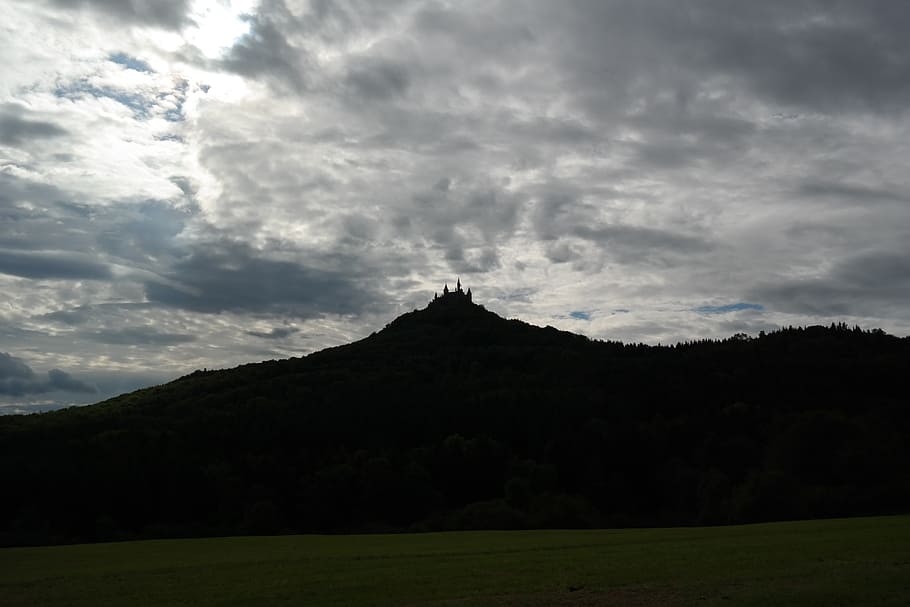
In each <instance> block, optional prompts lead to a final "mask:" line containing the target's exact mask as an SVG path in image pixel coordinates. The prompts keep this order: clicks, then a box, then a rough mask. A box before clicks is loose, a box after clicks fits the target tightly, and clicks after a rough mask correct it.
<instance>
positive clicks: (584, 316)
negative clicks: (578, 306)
mask: <svg viewBox="0 0 910 607" xmlns="http://www.w3.org/2000/svg"><path fill="white" fill-rule="evenodd" d="M569 316H571V317H572V318H574V319H575V320H591V313H590V312H583V311H581V310H575V311H573V312H569Z"/></svg>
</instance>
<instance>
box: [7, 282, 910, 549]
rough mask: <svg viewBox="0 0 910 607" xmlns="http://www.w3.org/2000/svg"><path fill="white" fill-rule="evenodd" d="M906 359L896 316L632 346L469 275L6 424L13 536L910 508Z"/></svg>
mask: <svg viewBox="0 0 910 607" xmlns="http://www.w3.org/2000/svg"><path fill="white" fill-rule="evenodd" d="M908 371H910V340H908V339H906V338H904V339H898V338H895V337H893V336H889V335H886V334H884V333H883V332H881V331H871V332H869V331H862V330H860V329H859V328H852V329H851V328H847V327H846V326H844V325H840V326H832V327H830V328H823V327H809V328H798V329H793V328H790V329H785V330H781V331H777V332H774V333H771V334H768V335H762V336H760V337H758V338H749V337H746V336H742V335H738V336H734V337H733V338H730V339H727V340H723V341H703V342H697V343H688V344H681V345H677V346H673V347H652V346H645V345H623V344H620V343H614V342H599V341H591V340H589V339H587V338H585V337H582V336H579V335H574V334H571V333H567V332H563V331H558V330H556V329H553V328H551V327H548V328H539V327H534V326H531V325H528V324H526V323H523V322H520V321H517V320H504V319H502V318H500V317H499V316H497V315H495V314H493V313H492V312H489V311H487V310H486V309H484V308H483V307H482V306H479V305H476V304H474V303H472V301H471V299H470V297H469V296H468V295H466V294H464V293H462V292H461V291H460V290H459V291H456V292H453V293H449V294H446V295H444V296H442V297H440V298H439V299H436V300H434V301H432V302H431V303H430V305H429V306H428V307H427V308H425V309H423V310H419V311H414V312H411V313H408V314H405V315H403V316H401V317H399V318H397V319H395V320H394V321H393V322H391V323H390V324H389V325H388V326H386V328H385V329H383V330H382V331H379V332H377V333H374V334H373V335H371V336H370V337H368V338H366V339H363V340H361V341H358V342H355V343H352V344H348V345H346V346H340V347H337V348H330V349H327V350H324V351H322V352H318V353H315V354H312V355H310V356H307V357H304V358H294V359H289V360H281V361H268V362H263V363H258V364H250V365H244V366H241V367H237V368H235V369H230V370H224V371H204V372H203V371H197V372H195V373H193V374H191V375H188V376H186V377H183V378H181V379H178V380H176V381H174V382H171V383H169V384H166V385H163V386H159V387H155V388H149V389H146V390H140V391H138V392H134V393H132V394H127V395H123V396H120V397H117V398H115V399H112V400H109V401H106V402H103V403H99V404H97V405H93V406H89V407H82V408H73V409H67V410H63V411H56V412H50V413H44V414H40V415H32V416H10V417H4V418H0V469H2V470H3V471H4V499H3V500H0V541H2V543H4V544H25V543H58V542H70V541H95V540H107V539H125V538H136V537H163V536H183V535H225V534H239V533H283V532H314V531H319V532H349V531H378V530H424V529H463V528H523V527H589V526H628V525H633V526H639V525H692V524H714V523H731V522H750V521H762V520H775V519H789V518H812V517H827V516H841V515H858V514H875V513H894V512H907V511H908V510H910V449H908V445H907V442H906V440H905V437H906V436H908V435H910V408H908V399H907V396H906V388H905V386H904V383H905V378H906V377H907V376H908Z"/></svg>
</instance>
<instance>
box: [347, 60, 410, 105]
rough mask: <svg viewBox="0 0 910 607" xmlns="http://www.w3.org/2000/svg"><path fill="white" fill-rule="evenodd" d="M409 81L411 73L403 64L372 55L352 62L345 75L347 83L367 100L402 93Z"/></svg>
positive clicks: (380, 98) (386, 97) (387, 97)
mask: <svg viewBox="0 0 910 607" xmlns="http://www.w3.org/2000/svg"><path fill="white" fill-rule="evenodd" d="M410 82H411V74H410V72H409V70H408V69H407V67H405V66H404V65H402V64H399V63H396V62H391V61H386V60H383V59H379V58H372V57H364V58H362V59H360V60H358V61H355V62H353V65H351V67H350V68H349V71H348V75H347V83H348V85H349V86H351V87H352V88H353V89H354V90H355V91H356V93H357V95H358V96H359V97H361V98H363V99H365V100H367V101H371V100H380V101H381V100H384V99H389V98H392V97H397V96H399V95H402V94H404V93H405V91H407V89H408V85H409V84H410Z"/></svg>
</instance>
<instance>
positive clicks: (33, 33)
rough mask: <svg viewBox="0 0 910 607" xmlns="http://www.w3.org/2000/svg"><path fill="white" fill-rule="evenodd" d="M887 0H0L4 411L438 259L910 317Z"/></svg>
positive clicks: (378, 285) (302, 319)
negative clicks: (373, 0)
mask: <svg viewBox="0 0 910 607" xmlns="http://www.w3.org/2000/svg"><path fill="white" fill-rule="evenodd" d="M907 31H910V4H908V3H906V2H904V1H903V0H893V1H888V0H870V1H864V2H853V1H851V2H847V1H838V0H825V1H821V0H815V1H804V0H780V1H774V0H763V1H762V2H746V1H742V2H739V1H736V2H731V1H729V0H704V1H694V0H693V1H690V0H661V1H658V0H589V1H585V0H569V1H561V2H552V1H550V0H527V1H495V0H484V1H483V2H473V1H470V0H463V1H462V0H459V1H457V2H434V1H427V2H424V1H408V0H383V1H382V2H368V1H356V0H351V1H333V0H312V1H297V0H261V1H257V0H242V1H234V0H215V1H207V2H201V1H194V0H157V1H152V0H148V1H144V0H24V1H19V0H0V411H3V412H7V413H9V412H22V411H38V410H43V409H50V408H56V407H60V406H65V405H70V404H78V403H87V402H96V401H98V400H101V399H103V398H107V397H109V396H111V395H114V394H118V393H120V392H124V391H128V390H132V389H135V388H138V387H141V386H147V385H151V384H156V383H160V382H164V381H169V380H171V379H173V378H176V377H178V376H180V375H183V374H186V373H189V372H191V371H193V370H194V369H197V368H225V367H231V366H234V365H237V364H241V363H245V362H252V361H259V360H266V359H275V358H285V357H288V356H300V355H304V354H307V353H310V352H313V351H316V350H319V349H322V348H324V347H327V346H333V345H338V344H342V343H346V342H349V341H353V340H356V339H360V338H362V337H365V336H367V335H369V334H370V333H371V332H373V331H375V330H378V329H381V328H382V327H383V326H385V324H386V323H388V322H389V321H391V320H392V319H393V318H395V317H396V316H397V315H399V314H401V313H403V312H406V311H410V310H412V309H415V308H421V307H423V306H424V305H426V303H427V302H428V300H430V299H432V297H433V293H434V292H436V291H441V290H442V287H443V284H444V283H446V282H448V284H449V285H450V286H451V285H453V283H454V282H455V280H456V279H457V278H458V277H460V278H461V281H462V283H463V284H464V285H465V286H466V287H470V288H471V289H472V292H473V294H474V300H475V302H477V303H480V304H482V305H484V306H486V307H487V308H488V309H490V310H492V311H494V312H496V313H498V314H500V315H502V316H505V317H508V318H521V319H522V320H525V321H527V322H530V323H534V324H538V325H552V326H555V327H558V328H561V329H565V330H569V331H574V332H577V333H582V334H585V335H588V336H589V337H592V338H597V339H611V340H622V341H626V342H630V341H631V342H645V343H653V344H656V343H663V344H667V343H676V342H679V341H684V340H690V339H701V338H717V337H720V338H722V337H728V336H730V335H732V334H734V333H748V334H750V335H755V334H757V333H758V332H759V331H762V330H765V331H768V330H773V329H776V328H779V327H781V326H790V325H793V326H797V325H810V324H830V323H832V322H846V323H848V324H850V325H854V324H858V325H860V326H862V327H864V328H883V329H884V330H886V331H888V332H890V333H893V334H896V335H901V336H904V335H907V334H908V333H910V306H908V305H907V303H906V302H907V301H910V177H908V171H907V162H908V158H910V155H908V145H910V137H908V134H910V133H908V131H910V128H908V126H910V123H908V120H907V108H908V107H910V38H908V36H907V35H906V32H907Z"/></svg>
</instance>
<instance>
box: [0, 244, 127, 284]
mask: <svg viewBox="0 0 910 607" xmlns="http://www.w3.org/2000/svg"><path fill="white" fill-rule="evenodd" d="M0 274H11V275H13V276H21V277H22V278H34V279H63V280H80V279H87V280H109V279H110V278H112V276H113V274H112V273H111V269H110V267H108V265H107V264H105V263H102V262H99V261H97V260H95V259H94V258H92V257H89V256H87V255H80V254H77V253H73V252H70V251H43V252H23V251H4V250H0Z"/></svg>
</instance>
